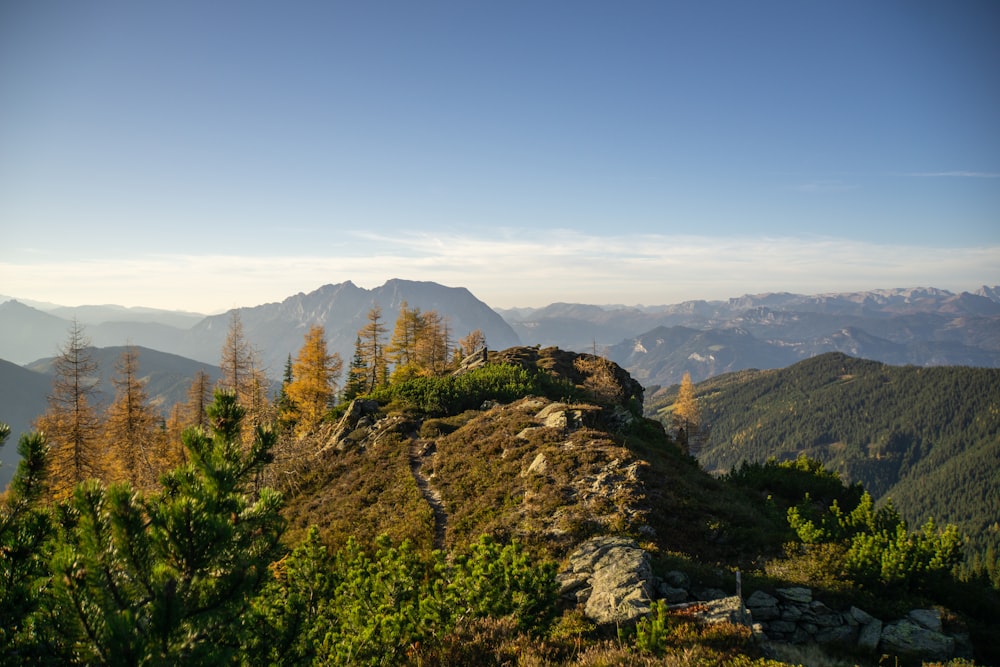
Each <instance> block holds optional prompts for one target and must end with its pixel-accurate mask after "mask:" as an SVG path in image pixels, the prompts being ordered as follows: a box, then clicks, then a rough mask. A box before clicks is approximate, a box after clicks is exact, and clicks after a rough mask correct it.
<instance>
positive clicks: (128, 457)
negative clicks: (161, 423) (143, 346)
mask: <svg viewBox="0 0 1000 667" xmlns="http://www.w3.org/2000/svg"><path fill="white" fill-rule="evenodd" d="M138 360H139V353H138V351H136V349H135V347H134V346H131V345H129V346H127V347H126V348H125V350H124V351H123V352H122V355H121V358H120V359H119V360H118V363H117V365H116V366H115V377H114V378H113V379H112V384H113V385H114V387H115V399H114V401H113V402H112V403H111V405H109V406H108V409H107V412H106V413H105V414H106V416H105V420H104V441H105V446H106V447H107V448H108V451H109V453H110V459H111V461H109V466H108V468H109V471H112V470H113V471H114V472H113V473H111V474H109V475H108V477H109V478H110V479H114V480H128V481H129V482H131V483H132V485H133V486H136V487H141V488H148V487H150V486H152V484H153V483H154V482H155V481H156V476H157V474H158V473H159V472H160V471H161V470H165V469H166V467H167V465H168V463H169V462H167V461H158V460H157V458H156V457H157V453H158V452H157V449H158V448H157V447H156V438H157V433H156V429H155V423H156V416H155V415H154V414H153V410H152V408H151V407H150V405H149V399H148V397H147V395H146V390H145V389H144V388H143V386H142V383H141V382H140V381H139V377H138V363H139V362H138Z"/></svg>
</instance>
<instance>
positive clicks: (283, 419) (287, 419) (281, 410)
mask: <svg viewBox="0 0 1000 667" xmlns="http://www.w3.org/2000/svg"><path fill="white" fill-rule="evenodd" d="M294 379H295V372H294V370H293V367H292V355H291V354H289V355H288V359H287V360H286V361H285V371H284V373H282V376H281V387H280V388H279V389H278V395H277V396H275V397H274V412H275V415H276V416H277V420H278V424H279V425H281V428H282V430H284V429H285V428H286V427H288V426H290V425H291V424H292V423H293V422H294V421H295V419H296V415H295V406H294V404H293V403H292V399H291V398H290V397H289V396H288V385H290V384H291V383H292V381H293V380H294Z"/></svg>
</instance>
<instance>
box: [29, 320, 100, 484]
mask: <svg viewBox="0 0 1000 667" xmlns="http://www.w3.org/2000/svg"><path fill="white" fill-rule="evenodd" d="M59 352H60V353H59V356H58V357H57V358H56V360H55V364H54V370H55V379H54V381H53V384H52V393H51V394H50V395H49V406H48V409H47V410H46V411H45V413H44V414H42V416H41V417H39V418H38V420H37V422H36V428H37V429H38V430H39V431H42V432H43V433H44V434H45V436H46V440H47V441H48V443H49V449H50V450H51V453H50V466H51V475H50V479H51V491H52V494H53V497H54V498H56V499H62V498H66V497H68V496H69V494H70V493H71V491H72V489H73V486H74V485H76V484H77V483H78V482H81V481H83V480H85V479H90V478H93V477H99V476H100V474H101V472H102V470H101V453H100V452H99V451H98V435H99V433H100V428H101V422H100V419H99V418H98V415H97V411H96V410H95V408H94V406H93V403H92V397H93V396H94V393H95V392H96V385H97V363H96V362H95V361H94V360H93V356H92V355H91V351H90V341H89V340H88V339H87V337H86V336H85V335H84V330H83V326H82V325H81V324H80V323H79V322H77V321H76V320H75V319H74V320H73V323H72V325H71V326H70V330H69V334H68V337H67V339H66V342H65V343H64V344H63V346H62V347H61V348H60V351H59Z"/></svg>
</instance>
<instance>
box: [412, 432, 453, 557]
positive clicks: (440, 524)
mask: <svg viewBox="0 0 1000 667" xmlns="http://www.w3.org/2000/svg"><path fill="white" fill-rule="evenodd" d="M435 451H436V448H435V445H434V441H433V440H421V439H420V438H418V437H417V435H416V434H415V433H414V434H413V435H411V436H410V472H412V473H413V479H414V480H415V481H416V482H417V488H418V489H420V493H421V495H423V497H424V500H426V501H427V504H428V505H430V506H431V511H432V512H433V513H434V548H435V549H441V550H442V551H443V550H444V538H445V534H446V533H447V531H448V514H447V512H445V511H444V503H443V502H442V501H441V492H440V491H438V490H437V489H435V488H434V486H433V485H431V479H430V477H429V476H428V475H427V473H425V472H424V470H425V469H426V468H427V467H428V466H429V464H430V463H431V458H432V457H433V456H434V452H435Z"/></svg>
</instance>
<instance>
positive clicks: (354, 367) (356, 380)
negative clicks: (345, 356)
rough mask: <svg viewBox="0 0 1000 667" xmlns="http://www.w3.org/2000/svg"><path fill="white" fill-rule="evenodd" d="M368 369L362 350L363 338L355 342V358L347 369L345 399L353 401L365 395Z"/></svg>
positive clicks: (358, 338)
mask: <svg viewBox="0 0 1000 667" xmlns="http://www.w3.org/2000/svg"><path fill="white" fill-rule="evenodd" d="M367 377H368V369H367V366H366V365H365V357H364V352H363V351H362V349H361V336H358V337H357V338H356V339H355V340H354V357H353V358H352V359H351V367H350V368H348V369H347V381H346V382H345V383H344V392H343V399H344V400H345V401H352V400H354V399H355V398H357V397H358V396H360V395H361V394H363V393H365V391H366V390H365V386H366V379H367Z"/></svg>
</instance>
